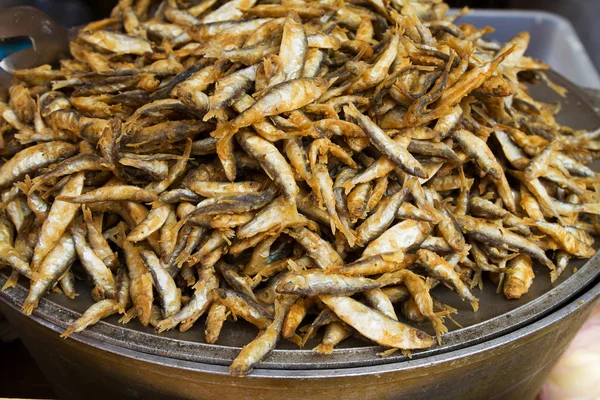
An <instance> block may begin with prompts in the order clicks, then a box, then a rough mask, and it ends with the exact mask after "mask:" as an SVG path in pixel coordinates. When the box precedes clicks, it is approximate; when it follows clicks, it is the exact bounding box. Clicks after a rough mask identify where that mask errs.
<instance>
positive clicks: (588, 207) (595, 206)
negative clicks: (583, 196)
mask: <svg viewBox="0 0 600 400" xmlns="http://www.w3.org/2000/svg"><path fill="white" fill-rule="evenodd" d="M583 211H584V212H586V213H588V214H595V215H600V203H590V204H584V205H583Z"/></svg>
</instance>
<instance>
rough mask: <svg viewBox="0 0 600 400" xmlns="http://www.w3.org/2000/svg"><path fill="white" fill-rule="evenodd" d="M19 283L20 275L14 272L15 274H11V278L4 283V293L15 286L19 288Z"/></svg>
mask: <svg viewBox="0 0 600 400" xmlns="http://www.w3.org/2000/svg"><path fill="white" fill-rule="evenodd" d="M18 281H19V273H18V272H16V271H13V273H12V274H10V277H9V278H8V279H7V280H6V282H5V283H4V286H2V291H5V290H7V289H10V288H14V287H15V286H17V282H18Z"/></svg>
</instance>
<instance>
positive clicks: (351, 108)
mask: <svg viewBox="0 0 600 400" xmlns="http://www.w3.org/2000/svg"><path fill="white" fill-rule="evenodd" d="M344 112H345V113H346V115H349V116H351V117H352V118H358V117H359V116H360V111H358V108H356V106H355V105H354V103H352V102H350V103H348V105H347V106H344Z"/></svg>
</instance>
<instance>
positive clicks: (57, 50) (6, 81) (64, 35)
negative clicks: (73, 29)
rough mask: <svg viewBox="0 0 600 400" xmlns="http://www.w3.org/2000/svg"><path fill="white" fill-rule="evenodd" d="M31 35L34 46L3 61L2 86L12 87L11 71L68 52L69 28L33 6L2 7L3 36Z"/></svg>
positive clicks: (0, 70) (50, 61)
mask: <svg viewBox="0 0 600 400" xmlns="http://www.w3.org/2000/svg"><path fill="white" fill-rule="evenodd" d="M16 37H28V38H29V39H30V40H31V43H32V47H30V48H27V49H25V50H21V51H18V52H16V53H12V54H10V55H9V56H7V57H6V58H4V59H3V60H2V61H0V87H5V88H7V87H9V86H10V83H11V81H12V75H11V73H12V71H13V70H15V69H23V68H34V67H38V66H40V65H44V64H53V63H55V62H56V61H58V60H59V59H60V58H61V57H63V56H64V55H66V54H68V53H69V31H68V30H67V29H65V28H63V27H62V26H60V25H59V24H58V23H57V22H56V21H54V20H53V19H52V18H50V17H49V16H48V15H47V14H46V13H44V12H42V11H40V10H38V9H37V8H33V7H11V8H6V9H3V10H0V39H1V40H4V39H9V38H16Z"/></svg>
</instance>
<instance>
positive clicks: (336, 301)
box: [0, 0, 600, 375]
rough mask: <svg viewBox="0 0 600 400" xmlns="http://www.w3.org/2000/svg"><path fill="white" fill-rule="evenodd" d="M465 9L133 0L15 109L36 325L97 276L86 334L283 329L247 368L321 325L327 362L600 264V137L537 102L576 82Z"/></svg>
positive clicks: (13, 150)
mask: <svg viewBox="0 0 600 400" xmlns="http://www.w3.org/2000/svg"><path fill="white" fill-rule="evenodd" d="M465 12H466V10H465V11H463V12H459V13H458V14H455V15H448V6H447V5H446V4H445V3H443V2H441V1H436V0H390V1H389V2H384V1H382V0H321V1H312V0H283V1H281V2H279V1H278V0H262V1H261V0H232V1H225V2H223V1H221V0H201V1H199V2H198V1H194V0H166V1H163V2H160V3H157V2H153V1H151V0H135V1H134V0H121V1H120V2H119V4H118V5H117V6H116V7H115V8H114V10H113V12H112V14H111V16H110V17H109V18H106V19H103V20H100V21H96V22H93V23H91V24H89V25H87V26H85V27H84V28H82V29H81V30H80V31H79V33H78V34H77V37H76V38H75V39H74V40H73V41H72V42H71V43H70V52H71V58H68V59H63V60H61V61H60V65H59V66H58V67H59V68H56V67H54V68H53V67H51V66H50V65H43V66H40V67H38V68H33V69H27V70H19V71H15V73H14V83H13V85H12V87H10V89H9V91H8V96H5V98H4V101H1V102H0V109H1V110H0V114H1V121H0V124H1V125H0V129H1V132H2V136H1V138H2V142H1V144H0V151H1V155H2V156H3V158H4V160H5V162H4V164H3V165H2V167H1V168H0V190H2V207H1V212H0V261H1V262H2V264H3V265H5V266H10V268H12V274H11V276H10V279H9V280H8V281H7V283H6V285H5V287H11V286H13V285H15V284H16V282H17V280H18V279H19V276H24V277H26V278H28V279H29V281H30V286H29V287H30V289H29V295H28V297H27V299H26V301H25V303H24V305H23V311H24V312H25V313H26V314H30V313H31V312H32V311H33V310H34V309H35V307H37V305H38V302H39V301H40V299H41V298H42V297H43V296H44V295H45V294H46V293H47V292H49V291H53V292H61V293H63V294H64V295H65V296H67V297H69V298H74V297H75V296H77V293H76V292H75V286H74V280H75V279H82V280H87V281H88V282H90V283H91V286H93V289H91V296H92V298H93V299H94V301H95V304H93V305H92V306H91V307H90V308H89V309H88V310H87V311H86V312H85V313H84V314H83V315H82V316H81V318H79V319H78V320H76V321H74V322H73V323H72V325H71V326H69V327H68V329H67V330H66V331H65V333H64V334H63V336H64V337H66V336H68V335H69V334H71V333H73V332H79V331H81V330H83V329H85V328H86V327H88V326H90V325H92V324H94V323H96V322H98V321H99V320H100V319H102V318H106V317H108V316H110V315H113V314H122V317H121V322H123V323H126V322H127V321H129V320H131V319H133V318H137V319H138V320H139V321H140V322H141V323H142V324H143V325H148V324H151V325H152V326H154V327H155V328H156V329H157V330H158V331H159V332H163V331H166V330H169V329H173V328H177V327H178V328H179V330H180V331H182V332H183V331H186V330H188V329H190V328H192V327H193V326H194V324H196V322H197V320H198V319H199V318H200V317H202V316H204V315H206V320H205V329H206V342H208V343H218V339H219V333H220V331H221V329H222V327H223V323H224V321H226V320H227V319H228V318H229V319H237V318H242V319H244V320H246V321H248V322H250V323H251V324H253V325H255V326H256V327H257V328H258V332H259V333H258V334H257V336H256V338H255V339H254V340H253V341H252V342H250V343H248V344H247V345H246V346H244V347H243V349H242V350H241V351H240V353H239V355H238V356H237V358H236V359H235V360H234V361H233V363H232V365H231V368H230V372H231V373H232V374H234V375H245V374H247V373H248V372H250V371H251V370H252V369H253V368H254V367H255V366H256V365H257V364H258V363H260V362H261V361H262V360H263V359H264V358H265V357H267V355H268V354H269V352H271V351H272V350H273V349H274V348H275V346H276V344H277V342H278V340H279V339H280V338H281V337H283V338H284V339H288V340H291V341H293V342H295V343H297V344H298V345H299V346H303V345H304V344H305V342H306V341H307V340H308V339H310V338H311V337H313V336H314V335H315V334H317V332H318V331H319V330H321V331H323V332H324V333H323V336H322V339H321V344H320V345H319V346H318V347H317V348H316V349H315V350H316V351H319V352H321V353H331V352H332V351H333V349H334V346H336V345H337V344H338V343H340V342H341V341H342V340H344V339H345V338H347V337H349V336H351V335H360V336H362V337H364V338H366V339H368V340H370V341H372V342H375V343H377V344H379V345H381V346H384V347H387V348H389V349H390V351H388V353H389V352H391V351H394V350H398V349H400V350H403V351H410V350H415V349H423V348H427V347H430V346H432V345H434V343H435V342H436V339H437V341H440V340H441V336H442V335H443V334H444V333H445V332H447V331H448V329H447V327H446V325H445V321H446V320H452V317H451V314H453V313H455V312H456V311H457V310H456V309H454V308H452V307H450V306H448V305H445V304H442V303H441V302H440V301H438V300H437V299H436V298H435V297H433V296H432V294H431V290H432V289H433V288H434V287H436V286H437V285H440V284H441V285H440V288H439V290H442V291H443V290H452V291H454V292H455V293H456V295H457V296H459V297H460V299H462V300H463V301H465V302H466V304H468V305H470V307H472V308H473V310H474V311H477V309H478V307H479V303H478V299H477V293H476V292H474V289H475V288H477V287H481V285H482V284H483V279H484V278H485V277H488V279H490V280H491V282H492V283H490V282H488V284H492V285H497V287H498V290H499V291H503V293H504V295H505V296H506V297H507V298H511V299H512V298H519V297H520V296H522V295H523V294H525V293H527V291H528V290H529V288H530V286H531V285H532V281H533V279H534V270H533V268H532V265H533V263H534V262H539V263H541V264H542V265H543V266H545V267H547V269H548V271H549V275H550V279H552V280H555V279H556V278H557V277H558V276H559V275H560V274H561V273H562V272H563V271H564V270H565V269H566V268H567V265H568V263H569V260H570V259H571V258H573V257H575V258H589V257H591V256H593V255H594V253H595V250H594V248H593V247H592V245H593V242H594V239H593V237H592V235H593V234H594V233H595V231H596V229H595V227H596V221H597V220H596V216H597V215H598V214H599V213H600V195H599V194H598V193H597V190H598V188H599V186H598V183H599V181H598V179H597V178H596V174H595V173H594V172H593V171H592V170H591V169H590V168H589V167H587V166H586V164H588V163H589V162H591V161H592V159H593V158H594V157H595V156H596V155H597V154H598V151H599V150H600V147H599V145H598V143H597V142H596V141H595V140H594V139H595V138H596V137H597V136H599V135H600V131H595V132H584V131H576V130H574V129H571V128H569V127H565V126H561V125H560V124H558V123H557V122H556V121H555V115H556V114H557V113H558V111H559V108H560V107H559V106H558V105H556V104H547V103H544V102H540V101H537V100H534V99H533V98H532V97H531V96H530V94H529V93H528V89H527V86H526V83H537V82H543V83H546V84H547V85H548V86H550V87H551V88H553V89H554V90H555V91H557V92H558V93H559V94H561V95H564V89H563V88H562V87H560V86H558V85H556V84H554V83H552V82H551V81H550V80H549V79H548V77H547V76H546V74H545V73H544V71H545V70H547V69H548V68H549V67H548V66H547V65H545V64H544V63H542V62H540V61H537V60H534V59H532V58H530V57H528V56H525V55H524V52H525V50H526V49H527V45H528V42H529V36H528V34H527V33H521V34H519V35H517V36H516V37H514V38H513V39H512V40H511V41H509V42H508V43H505V44H497V43H495V42H491V41H487V40H486V39H485V35H486V34H488V33H490V32H491V31H493V29H492V28H489V27H485V28H482V29H479V28H476V27H474V26H472V25H468V24H458V22H456V21H457V19H459V18H460V17H461V16H462V15H463V14H464V13H465ZM545 267H544V268H545ZM441 286H446V287H447V289H446V288H441ZM397 312H399V313H400V318H399V317H398V315H397ZM305 319H306V320H307V321H311V322H310V323H307V322H304V323H303V321H304V320H305ZM407 321H408V322H407ZM409 322H411V323H412V322H416V323H420V322H427V323H430V324H432V326H433V330H434V331H435V336H432V335H429V334H427V333H426V332H424V331H423V330H421V329H417V328H415V324H409ZM301 325H302V327H301ZM411 325H412V326H411ZM197 328H198V327H197ZM321 328H323V329H321Z"/></svg>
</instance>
